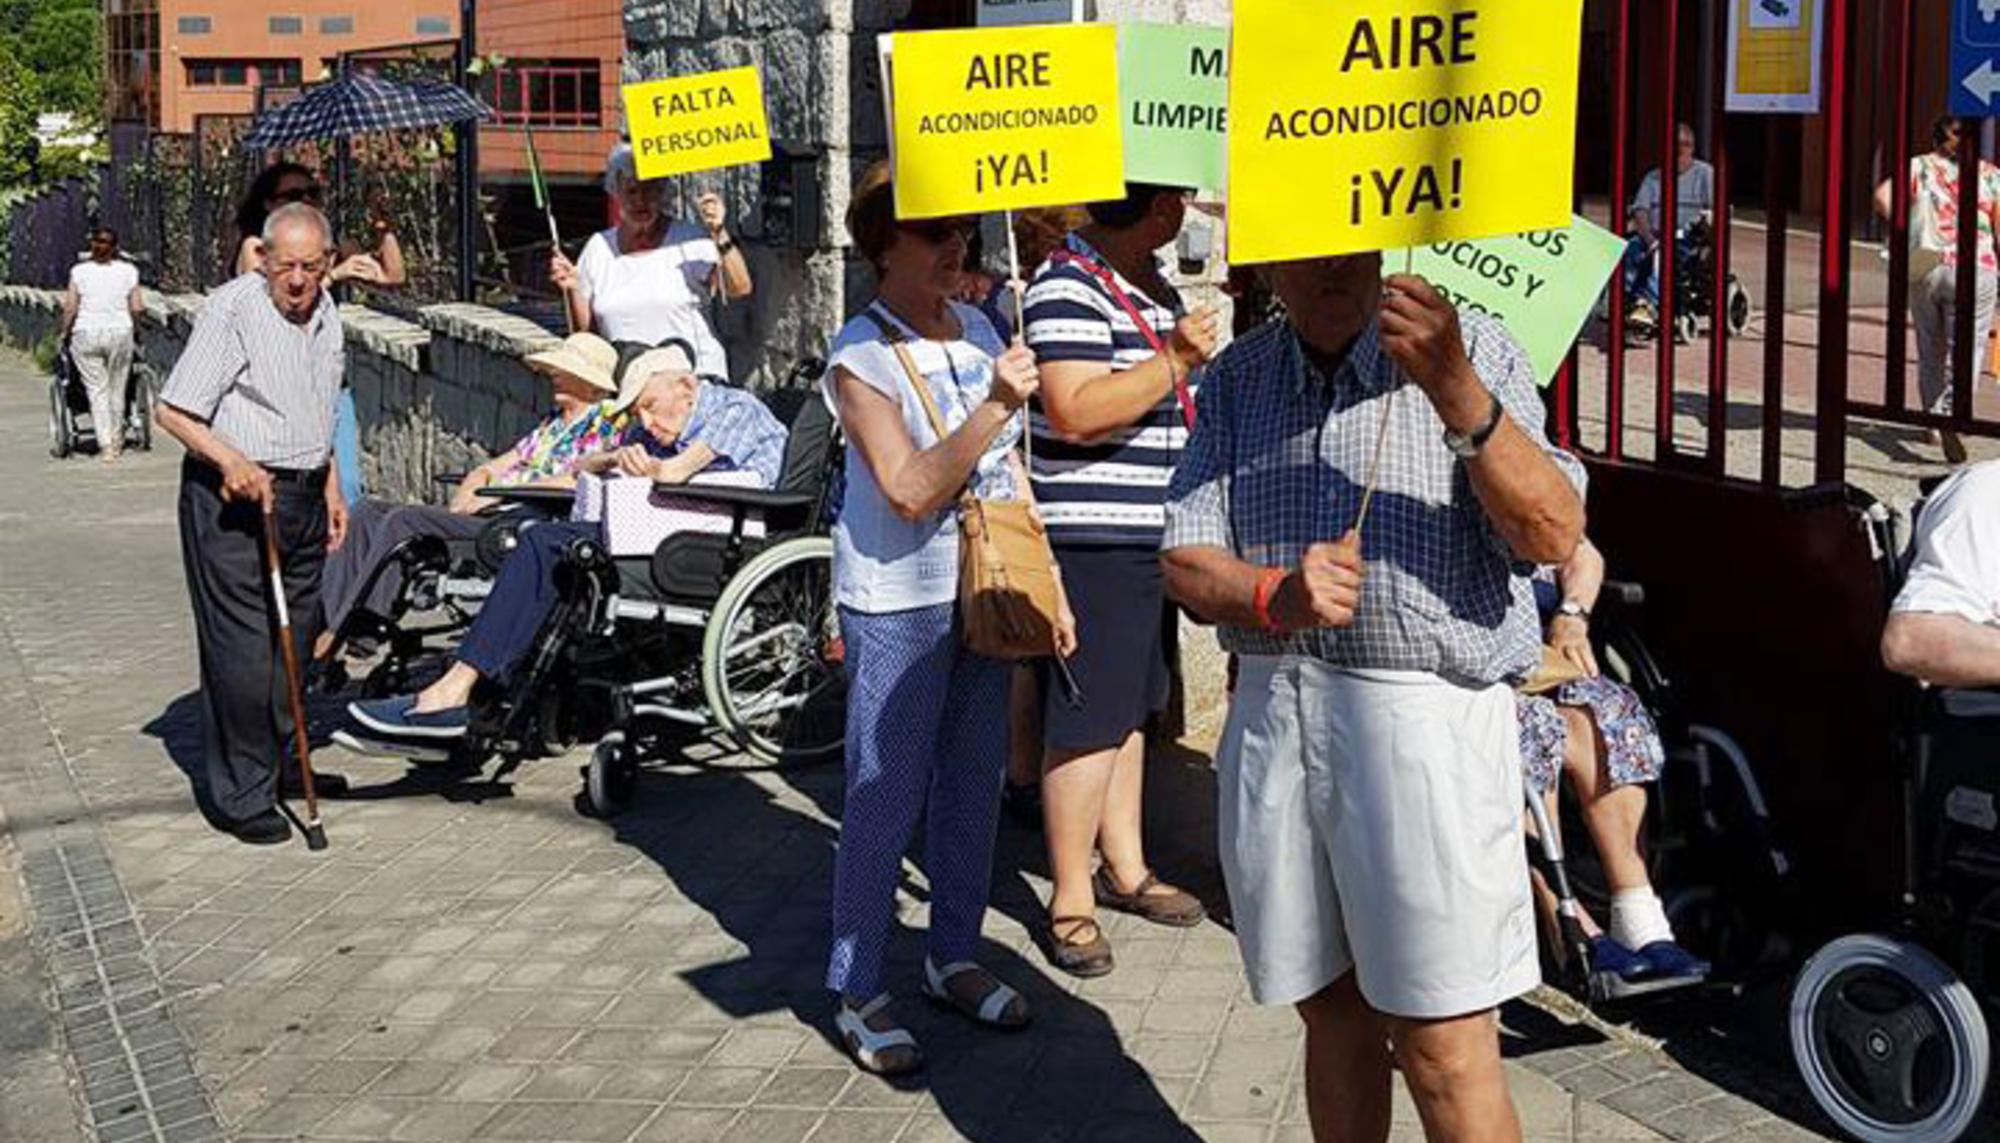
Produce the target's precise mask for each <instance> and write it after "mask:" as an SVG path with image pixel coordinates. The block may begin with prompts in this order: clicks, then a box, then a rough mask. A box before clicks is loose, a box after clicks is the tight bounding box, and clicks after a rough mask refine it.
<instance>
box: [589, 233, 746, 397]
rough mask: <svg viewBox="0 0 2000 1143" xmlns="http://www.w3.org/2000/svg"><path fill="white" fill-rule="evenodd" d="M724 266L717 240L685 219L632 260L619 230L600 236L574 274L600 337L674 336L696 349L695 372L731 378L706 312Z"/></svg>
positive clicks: (650, 341)
mask: <svg viewBox="0 0 2000 1143" xmlns="http://www.w3.org/2000/svg"><path fill="white" fill-rule="evenodd" d="M721 261H722V254H721V252H720V251H718V250H717V249H716V248H715V242H714V240H713V239H711V238H709V236H708V235H707V233H705V232H704V231H703V230H702V229H701V228H700V227H697V226H695V225H694V224H693V223H691V222H687V221H684V220H683V221H675V222H672V223H669V224H668V226H667V233H666V235H665V236H664V237H663V238H662V239H661V240H660V245H659V246H658V247H657V248H655V249H652V250H642V251H638V252H636V253H631V254H620V253H619V252H618V230H617V228H616V227H613V228H611V229H609V230H603V231H599V232H598V233H597V234H594V235H592V236H591V239H590V241H589V242H587V243H585V244H584V247H583V254H582V256H581V257H579V258H578V259H577V261H576V274H577V277H578V279H580V280H581V282H582V283H583V292H584V295H585V297H587V298H588V299H589V300H590V313H591V320H592V322H593V323H594V325H595V327H596V332H597V334H598V336H600V337H603V338H605V339H606V340H609V341H638V342H644V343H645V344H647V345H658V344H660V343H661V342H663V341H665V340H667V339H668V338H670V337H677V338H680V339H681V340H682V341H685V342H687V343H688V344H689V345H692V346H694V354H695V362H694V365H695V371H696V372H697V373H705V374H708V375H710V376H714V377H725V378H726V377H728V376H729V359H728V357H727V356H725V355H724V353H723V351H722V343H721V342H720V341H717V340H716V338H715V331H714V330H712V329H710V328H709V327H708V317H707V316H706V315H705V314H704V313H703V312H702V308H703V307H704V306H706V305H707V304H708V291H709V284H708V283H709V279H710V277H711V276H712V275H713V274H714V273H715V271H716V267H717V266H718V265H719V264H720V263H721Z"/></svg>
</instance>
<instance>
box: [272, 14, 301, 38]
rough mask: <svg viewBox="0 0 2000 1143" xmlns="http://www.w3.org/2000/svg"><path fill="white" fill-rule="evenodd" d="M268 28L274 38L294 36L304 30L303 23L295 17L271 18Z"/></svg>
mask: <svg viewBox="0 0 2000 1143" xmlns="http://www.w3.org/2000/svg"><path fill="white" fill-rule="evenodd" d="M268 27H269V28H270V29H271V34H272V35H274V36H296V35H298V34H299V33H300V32H302V31H304V30H305V21H304V20H301V19H299V18H298V17H297V16H273V17H271V20H270V23H269V24H268Z"/></svg>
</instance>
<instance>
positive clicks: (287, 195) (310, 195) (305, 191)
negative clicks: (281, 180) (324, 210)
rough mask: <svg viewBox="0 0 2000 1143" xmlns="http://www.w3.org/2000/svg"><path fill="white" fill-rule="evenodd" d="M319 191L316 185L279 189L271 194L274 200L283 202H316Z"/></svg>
mask: <svg viewBox="0 0 2000 1143" xmlns="http://www.w3.org/2000/svg"><path fill="white" fill-rule="evenodd" d="M320 193H321V192H320V188H318V187H316V186H308V187H293V188H292V189H291V190H288V191H279V192H278V193H277V194H276V195H274V196H273V199H274V201H277V202H284V203H293V202H318V201H319V196H320Z"/></svg>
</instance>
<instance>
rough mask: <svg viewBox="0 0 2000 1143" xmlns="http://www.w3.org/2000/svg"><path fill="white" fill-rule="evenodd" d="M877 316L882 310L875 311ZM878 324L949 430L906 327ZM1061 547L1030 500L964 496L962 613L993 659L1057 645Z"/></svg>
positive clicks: (1047, 651)
mask: <svg viewBox="0 0 2000 1143" xmlns="http://www.w3.org/2000/svg"><path fill="white" fill-rule="evenodd" d="M870 316H871V317H873V316H874V315H872V314H871V315H870ZM875 324H876V325H877V326H878V327H879V328H880V329H881V330H882V333H883V336H884V337H885V338H887V339H888V342H889V347H890V348H891V349H892V350H894V351H895V354H896V360H897V361H899V362H901V363H902V366H903V372H904V373H905V374H907V375H908V376H909V379H910V384H911V385H912V386H913V387H915V389H916V391H917V399H918V400H920V401H922V402H923V406H924V416H925V417H926V418H927V419H928V420H929V421H930V425H931V431H932V432H933V433H936V434H937V438H938V440H940V441H942V440H943V439H944V438H945V437H946V436H948V435H949V432H948V430H947V429H946V428H945V423H944V415H943V414H942V413H940V412H939V411H938V406H937V398H936V397H935V396H933V395H932V393H931V387H930V383H929V382H928V381H926V380H925V379H924V375H923V373H922V372H921V371H920V370H918V369H917V362H916V359H915V358H913V357H911V356H910V349H909V346H907V345H905V344H904V341H903V336H902V333H901V331H900V330H898V329H896V328H895V326H894V325H893V323H891V322H887V321H883V320H882V319H880V318H876V319H875ZM1057 599H1058V591H1057V587H1056V559H1055V552H1054V551H1052V550H1051V549H1050V547H1049V536H1048V531H1047V530H1046V529H1045V528H1044V527H1043V525H1042V520H1041V517H1040V516H1038V515H1036V514H1035V510H1034V506H1033V505H1032V504H1030V503H1029V502H1028V501H1026V500H990V499H982V498H980V497H978V496H974V495H973V494H972V493H971V492H970V491H969V490H968V491H966V492H964V493H963V494H961V495H960V496H959V499H958V614H959V622H960V624H961V625H962V626H963V628H964V633H965V645H966V646H967V647H969V648H971V649H972V650H973V651H974V652H976V653H978V654H981V655H985V656H987V657H988V658H992V659H1038V658H1041V657H1042V656H1045V655H1055V653H1056V615H1057V614H1058V606H1057V602H1056V601H1057Z"/></svg>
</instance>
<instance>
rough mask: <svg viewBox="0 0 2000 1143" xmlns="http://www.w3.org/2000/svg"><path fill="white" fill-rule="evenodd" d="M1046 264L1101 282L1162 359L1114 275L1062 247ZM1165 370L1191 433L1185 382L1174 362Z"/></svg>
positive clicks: (1161, 345)
mask: <svg viewBox="0 0 2000 1143" xmlns="http://www.w3.org/2000/svg"><path fill="white" fill-rule="evenodd" d="M1049 260H1050V261H1052V262H1057V263H1062V262H1067V263H1069V264H1070V265H1073V266H1075V267H1077V268H1078V269H1080V270H1082V271H1083V272H1084V273H1086V274H1089V275H1090V276H1091V277H1093V278H1096V279H1097V280H1098V281H1099V282H1102V283H1103V284H1104V288H1105V289H1106V290H1108V291H1109V292H1110V294H1111V296H1112V298H1113V299H1115V300H1116V301H1117V302H1118V304H1119V305H1120V306H1122V307H1124V310H1125V313H1126V316H1128V317H1130V318H1131V319H1132V324H1133V325H1135V326H1138V327H1139V332H1140V333H1141V334H1143V335H1145V338H1146V344H1147V345H1150V346H1152V347H1153V352H1154V353H1158V354H1163V355H1164V354H1165V353H1166V352H1167V346H1166V343H1165V342H1162V341H1161V340H1160V333H1159V331H1158V330H1156V329H1154V328H1153V323H1152V322H1150V321H1148V320H1146V315H1145V314H1143V313H1141V312H1139V307H1138V306H1136V305H1134V304H1133V303H1132V298H1131V296H1130V295H1128V294H1127V293H1126V292H1125V289H1124V287H1122V286H1120V285H1119V284H1118V276H1117V275H1116V274H1113V273H1112V272H1111V271H1110V270H1108V269H1106V268H1105V267H1103V266H1101V265H1099V264H1097V263H1096V262H1093V261H1091V260H1090V259H1088V258H1085V257H1084V256H1082V255H1081V254H1078V253H1077V252H1076V251H1074V250H1071V249H1069V248H1068V247H1066V246H1065V247H1058V248H1057V249H1056V251H1055V253H1053V254H1050V255H1049ZM1167 368H1168V369H1170V370H1171V371H1172V373H1173V378H1174V398H1175V399H1176V400H1178V401H1179V402H1180V406H1181V420H1183V421H1184V422H1186V423H1187V428H1188V431H1189V432H1193V431H1194V396H1193V394H1191V393H1190V392H1189V391H1188V384H1187V378H1185V377H1183V376H1181V370H1180V365H1179V363H1178V362H1175V361H1173V360H1171V359H1170V360H1169V361H1168V362H1167Z"/></svg>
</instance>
